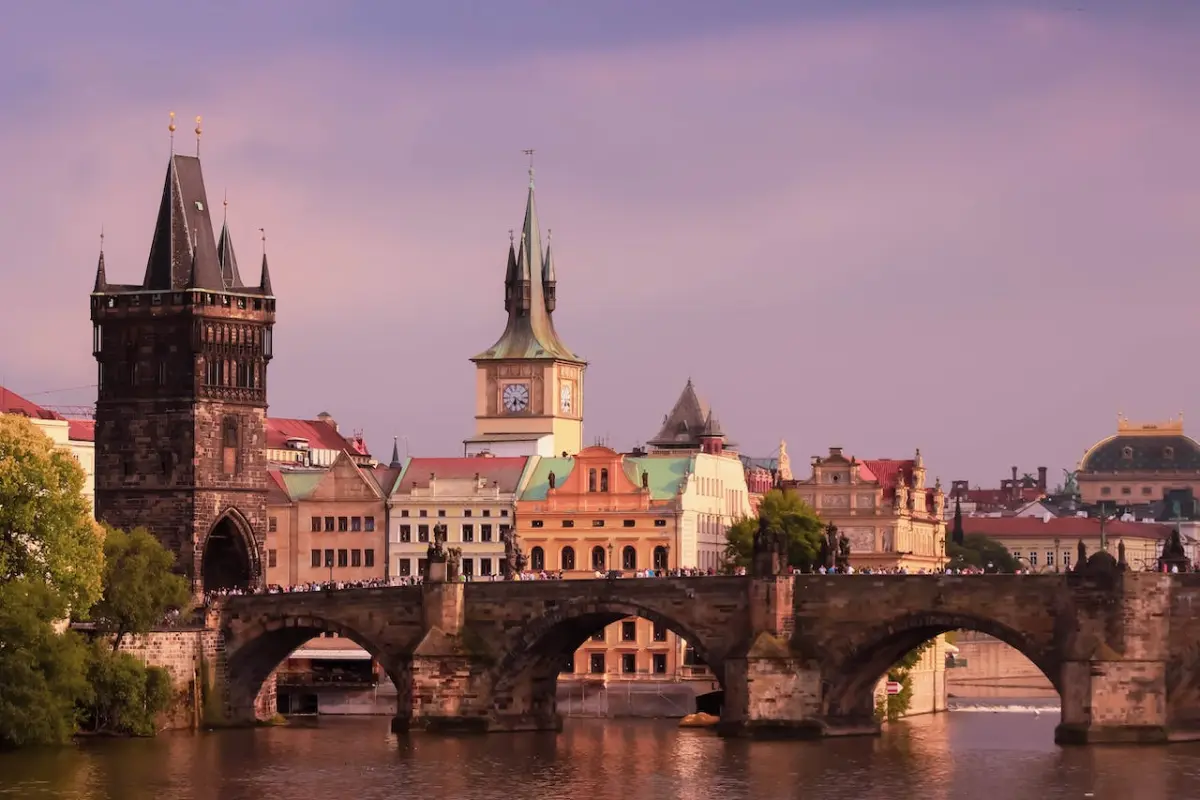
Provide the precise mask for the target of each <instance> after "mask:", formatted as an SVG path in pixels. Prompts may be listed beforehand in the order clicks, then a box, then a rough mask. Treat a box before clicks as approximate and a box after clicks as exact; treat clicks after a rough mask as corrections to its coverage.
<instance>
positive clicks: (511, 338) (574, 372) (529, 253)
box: [463, 167, 587, 456]
mask: <svg viewBox="0 0 1200 800" xmlns="http://www.w3.org/2000/svg"><path fill="white" fill-rule="evenodd" d="M556 283H557V277H556V275H555V269H554V252H553V248H552V244H551V241H550V237H549V236H547V239H546V243H545V247H544V249H543V245H542V234H541V230H540V228H539V227H538V217H537V207H536V205H535V203H534V197H533V168H532V167H530V169H529V198H528V200H527V202H526V205H525V223H524V225H523V226H522V228H521V240H520V242H519V243H518V242H515V241H510V242H509V245H508V265H507V270H506V272H505V276H504V310H505V311H506V312H507V313H508V324H507V325H506V326H505V328H504V333H503V334H501V335H500V339H499V341H497V342H496V343H495V344H494V345H492V346H491V347H489V348H488V349H487V350H485V351H483V352H482V353H480V354H479V355H477V356H475V357H474V358H472V359H471V361H472V362H474V364H475V373H476V378H475V435H474V436H473V437H471V438H470V439H466V440H465V441H464V442H463V446H464V453H465V455H477V454H479V453H484V452H487V453H491V454H492V455H495V456H523V455H541V456H557V455H561V454H562V453H564V452H565V453H567V454H569V455H574V454H575V453H578V452H579V451H580V450H581V449H582V448H583V375H584V372H585V371H586V370H587V362H586V361H584V360H583V359H582V358H580V357H579V356H577V355H575V354H574V353H573V352H571V350H570V349H568V348H567V346H566V345H565V344H563V342H562V339H560V338H559V336H558V332H557V331H556V330H555V329H554V309H555V305H556Z"/></svg>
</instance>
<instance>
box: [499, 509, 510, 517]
mask: <svg viewBox="0 0 1200 800" xmlns="http://www.w3.org/2000/svg"><path fill="white" fill-rule="evenodd" d="M500 516H502V517H507V516H508V509H507V508H502V509H500Z"/></svg>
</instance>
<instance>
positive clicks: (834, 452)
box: [829, 447, 1015, 469]
mask: <svg viewBox="0 0 1200 800" xmlns="http://www.w3.org/2000/svg"><path fill="white" fill-rule="evenodd" d="M841 455H842V448H840V447H831V448H829V456H830V458H833V457H835V456H837V457H840V456H841ZM1014 469H1015V467H1014Z"/></svg>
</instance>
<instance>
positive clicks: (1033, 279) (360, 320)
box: [0, 0, 1200, 486]
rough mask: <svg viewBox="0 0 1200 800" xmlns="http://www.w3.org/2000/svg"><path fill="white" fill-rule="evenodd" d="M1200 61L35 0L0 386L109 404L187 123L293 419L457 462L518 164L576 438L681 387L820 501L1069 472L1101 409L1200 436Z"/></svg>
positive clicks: (1008, 38) (1109, 24)
mask: <svg viewBox="0 0 1200 800" xmlns="http://www.w3.org/2000/svg"><path fill="white" fill-rule="evenodd" d="M101 5H102V6H103V7H101ZM1197 37H1200V5H1196V4H1192V3H1184V2H1142V3H1118V2H1113V3H1108V2H1104V1H1103V0H1087V1H1086V2H1085V1H1084V0H1076V2H1070V1H1069V0H1068V2H1062V3H1055V2H1050V1H1049V0H1042V1H1041V2H1032V1H1031V2H1027V3H1019V2H1010V3H999V2H987V1H986V0H978V1H977V2H972V3H969V4H964V3H957V2H949V0H945V1H944V2H916V1H913V2H905V3H895V2H882V0H879V1H877V2H865V1H864V2H850V1H849V0H839V2H832V1H831V2H805V3H800V2H784V1H783V0H780V1H779V2H732V0H731V1H730V2H716V0H656V2H654V3H644V2H638V1H636V0H607V2H605V3H586V4H585V3H572V2H558V1H556V0H509V2H505V3H495V2H491V0H478V1H477V2H468V0H443V2H439V3H427V2H422V3H410V2H398V1H396V2H383V1H382V0H381V1H380V2H350V0H340V1H339V2H334V1H333V0H328V1H327V2H318V0H289V1H288V2H284V1H283V0H264V2H258V3H253V4H240V3H234V2H221V1H219V0H218V1H217V2H211V3H208V4H205V5H203V6H197V5H195V4H191V5H188V4H183V3H162V2H158V1H157V0H153V1H152V0H127V1H125V2H120V1H115V2H112V3H105V4H91V3H85V2H71V3H68V2H57V1H56V0H45V2H40V3H24V4H16V5H14V7H13V8H10V9H6V21H5V24H4V26H3V27H2V28H0V108H3V109H4V113H3V114H0V175H2V176H3V177H2V179H0V241H3V242H4V243H5V250H4V254H3V256H0V384H3V385H5V386H7V387H9V388H11V389H13V390H14V391H17V392H19V393H21V394H25V395H26V396H28V397H30V399H33V400H35V401H37V402H40V403H43V404H51V405H55V404H57V405H70V404H87V403H91V402H92V401H93V400H94V398H95V390H94V386H93V384H94V383H95V373H96V368H95V364H94V362H93V360H92V357H91V353H90V349H89V345H90V335H91V334H90V330H89V324H90V323H89V319H88V292H89V291H90V289H91V285H92V281H93V278H94V273H95V264H96V258H97V253H98V250H99V247H100V232H101V229H103V231H104V233H105V239H104V249H105V261H106V267H107V271H108V276H109V279H110V280H112V281H116V282H137V281H140V279H141V276H142V274H143V272H144V270H145V264H146V259H147V255H148V252H149V246H150V239H151V234H152V231H153V227H154V216H155V212H156V209H157V204H158V200H159V194H160V191H161V186H162V178H163V174H164V171H165V168H166V161H167V157H168V153H169V142H168V135H167V131H166V126H167V113H168V112H169V111H175V112H176V113H177V115H178V117H179V120H180V123H179V131H178V132H177V134H176V141H175V145H176V148H177V150H179V151H180V152H191V151H192V148H193V147H194V146H195V141H194V137H193V136H192V135H191V133H190V129H191V127H192V123H191V120H192V119H193V118H194V116H196V115H197V114H199V115H203V118H204V124H203V128H204V134H203V137H202V148H201V153H202V158H203V163H204V170H205V180H206V183H207V187H208V192H209V195H210V205H215V204H216V203H217V202H219V201H220V198H221V196H222V195H224V194H225V193H226V192H227V193H228V202H229V206H228V216H229V222H230V226H231V228H232V231H233V237H234V241H235V244H236V247H237V250H238V254H239V260H240V261H241V264H242V267H243V272H244V273H249V274H251V275H253V274H256V273H257V270H256V269H255V268H254V265H256V264H257V261H258V257H259V251H260V247H261V244H260V242H259V241H258V229H259V228H264V229H265V230H266V232H267V243H266V245H267V248H268V251H269V256H270V263H271V277H272V282H273V285H274V289H275V293H276V295H277V297H278V322H277V325H276V339H275V352H276V357H275V359H274V361H273V362H272V363H271V367H270V377H269V388H270V403H271V407H270V414H271V415H273V416H286V417H309V418H311V417H314V416H315V415H316V414H317V413H319V412H321V411H328V412H330V413H331V414H332V415H333V416H334V417H335V418H336V419H337V420H338V422H339V423H340V424H341V427H342V430H343V431H349V430H362V431H363V432H364V433H365V435H366V437H367V441H368V444H369V445H370V446H371V448H372V450H373V451H375V452H376V453H377V454H380V455H383V456H385V457H386V455H388V453H389V451H390V448H391V442H392V437H393V436H397V437H402V441H403V442H404V443H403V444H402V445H401V449H402V450H403V449H404V448H405V445H406V446H407V448H408V451H409V452H410V453H411V454H412V455H455V454H459V453H461V447H462V445H461V441H462V439H463V438H464V437H467V436H470V435H471V434H472V433H473V425H474V419H473V413H474V407H473V402H474V401H473V392H474V387H475V379H474V367H473V365H472V364H471V363H470V362H469V361H468V359H469V358H470V357H471V356H472V355H474V354H476V353H478V352H480V351H482V350H484V349H486V348H487V347H489V346H490V345H491V344H492V343H493V342H494V341H495V340H496V338H497V337H498V336H499V334H500V332H501V331H502V330H503V328H504V319H505V316H504V309H503V279H504V267H505V256H506V253H507V247H508V230H509V229H510V228H519V227H520V221H521V216H522V214H523V211H524V198H525V192H526V185H527V176H526V169H527V163H526V159H525V156H524V155H523V154H522V150H524V149H526V148H534V149H536V155H535V163H536V179H537V194H538V211H539V215H540V218H541V223H542V227H543V232H544V231H545V229H546V228H551V229H553V231H554V246H555V262H556V266H557V270H558V309H557V311H556V312H555V321H556V324H557V327H558V330H559V332H560V334H561V335H562V337H563V339H564V340H565V342H566V343H567V345H568V346H569V347H571V348H572V349H573V350H574V351H575V352H577V353H579V354H581V355H582V356H584V357H585V358H587V359H588V361H589V362H590V366H589V368H588V373H587V382H586V388H585V391H586V420H585V439H586V440H587V441H588V442H591V441H593V440H596V439H598V438H600V439H603V440H605V441H607V442H608V443H609V444H610V445H611V446H614V447H617V448H619V449H624V448H628V447H631V446H633V445H634V444H637V443H639V442H642V441H644V440H645V439H647V438H650V437H651V436H653V435H654V434H655V433H656V432H657V429H658V426H659V425H660V424H661V422H662V418H663V415H664V414H666V413H667V412H668V411H669V410H670V409H671V406H672V405H673V403H674V401H675V399H676V398H677V396H678V395H679V393H680V391H681V389H682V388H683V386H684V384H685V383H686V381H687V380H688V378H689V377H690V378H691V379H692V380H693V381H694V382H695V384H696V386H697V388H698V390H699V392H700V393H701V395H702V396H703V397H704V398H705V399H706V400H708V401H709V402H710V403H711V404H712V406H713V407H714V408H715V410H716V413H717V415H718V416H719V417H720V419H721V422H722V425H723V426H724V428H725V430H726V432H727V433H728V434H729V435H730V436H731V437H732V438H734V439H736V440H737V442H738V444H739V445H740V449H741V450H742V451H743V452H746V453H748V454H752V455H757V456H763V457H766V456H770V455H772V454H773V453H774V452H776V451H777V449H778V445H779V441H780V440H781V439H786V440H787V442H788V451H789V453H790V454H791V456H792V459H793V464H794V465H796V466H798V467H799V469H798V470H797V471H798V472H800V473H802V474H804V473H805V467H804V464H805V463H806V461H807V458H808V456H810V455H814V454H820V453H825V452H827V449H828V448H829V447H830V446H840V447H844V448H846V451H847V453H853V454H855V455H857V456H859V457H860V458H889V457H892V458H905V457H911V455H912V453H913V451H914V450H915V449H916V448H918V447H919V448H920V449H921V451H922V455H923V456H924V458H925V462H926V465H927V467H928V469H929V471H930V475H931V476H940V477H941V479H942V480H943V481H944V482H949V481H950V480H953V479H968V480H970V481H971V482H972V484H978V485H983V486H988V485H995V484H996V483H998V481H999V480H1000V479H1001V478H1003V477H1004V476H1005V475H1007V474H1008V472H1009V469H1010V466H1011V465H1018V466H1019V467H1020V468H1021V471H1022V472H1033V471H1034V469H1035V468H1036V467H1037V466H1041V465H1045V466H1048V467H1050V470H1051V478H1052V480H1054V479H1058V478H1061V469H1062V468H1066V467H1070V468H1074V466H1075V464H1076V462H1077V461H1078V459H1079V458H1080V456H1082V454H1083V452H1084V450H1085V449H1086V448H1087V447H1088V446H1089V445H1091V444H1092V443H1093V442H1095V441H1096V440H1098V439H1101V438H1103V437H1105V436H1107V435H1110V434H1111V433H1113V432H1114V431H1115V421H1116V415H1117V413H1118V412H1122V413H1124V414H1125V415H1126V416H1128V417H1129V418H1131V419H1134V420H1145V421H1154V420H1160V419H1165V418H1167V417H1168V416H1172V415H1176V414H1178V413H1180V412H1183V413H1184V414H1185V423H1186V425H1187V427H1188V429H1189V431H1190V432H1192V433H1194V434H1200V400H1198V398H1200V372H1198V371H1197V370H1196V369H1195V367H1194V363H1195V359H1194V353H1195V345H1196V342H1197V338H1198V334H1200V322H1198V321H1197V319H1198V317H1197V314H1196V313H1195V308H1196V298H1197V294H1198V292H1200V269H1198V267H1200V158H1198V157H1197V148H1198V145H1197V142H1198V141H1200V138H1198V137H1200V91H1197V89H1196V79H1195V76H1196V75H1197V74H1200V48H1196V47H1195V46H1194V45H1195V42H1196V41H1197ZM1193 419H1194V420H1195V422H1190V421H1188V420H1193Z"/></svg>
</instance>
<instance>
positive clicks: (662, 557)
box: [654, 545, 671, 569]
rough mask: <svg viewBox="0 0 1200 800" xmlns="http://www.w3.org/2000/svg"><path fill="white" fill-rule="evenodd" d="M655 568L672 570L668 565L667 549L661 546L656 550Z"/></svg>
mask: <svg viewBox="0 0 1200 800" xmlns="http://www.w3.org/2000/svg"><path fill="white" fill-rule="evenodd" d="M654 568H655V569H670V568H671V567H670V566H669V565H668V564H667V548H665V547H663V546H662V545H659V546H658V547H656V548H654Z"/></svg>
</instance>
